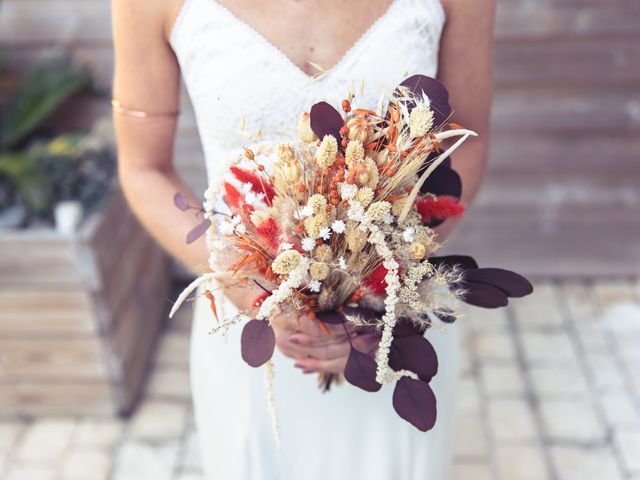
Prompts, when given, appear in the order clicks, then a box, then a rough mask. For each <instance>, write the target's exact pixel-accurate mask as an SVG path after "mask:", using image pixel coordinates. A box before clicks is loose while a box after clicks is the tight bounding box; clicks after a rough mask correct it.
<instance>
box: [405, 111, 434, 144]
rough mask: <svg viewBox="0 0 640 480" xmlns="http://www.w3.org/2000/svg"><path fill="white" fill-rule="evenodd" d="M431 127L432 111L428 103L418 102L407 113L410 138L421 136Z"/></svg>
mask: <svg viewBox="0 0 640 480" xmlns="http://www.w3.org/2000/svg"><path fill="white" fill-rule="evenodd" d="M432 128H433V112H432V111H431V108H429V105H428V104H426V103H420V104H418V105H417V106H415V107H414V108H413V110H411V114H409V135H411V138H416V137H422V136H424V135H426V134H427V133H429V131H430V130H431V129H432Z"/></svg>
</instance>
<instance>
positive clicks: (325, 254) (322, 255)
mask: <svg viewBox="0 0 640 480" xmlns="http://www.w3.org/2000/svg"><path fill="white" fill-rule="evenodd" d="M315 257H316V260H318V261H319V262H330V261H332V260H333V252H332V251H331V247H329V245H327V244H325V243H323V244H321V245H318V246H317V247H316V251H315Z"/></svg>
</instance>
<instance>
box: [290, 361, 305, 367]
mask: <svg viewBox="0 0 640 480" xmlns="http://www.w3.org/2000/svg"><path fill="white" fill-rule="evenodd" d="M293 366H294V367H296V368H307V365H306V364H305V363H303V362H296V363H294V364H293Z"/></svg>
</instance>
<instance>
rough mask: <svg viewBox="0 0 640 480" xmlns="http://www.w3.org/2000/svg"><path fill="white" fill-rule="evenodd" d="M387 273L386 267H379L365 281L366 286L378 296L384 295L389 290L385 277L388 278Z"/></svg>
mask: <svg viewBox="0 0 640 480" xmlns="http://www.w3.org/2000/svg"><path fill="white" fill-rule="evenodd" d="M387 273H388V270H387V269H386V268H384V265H380V266H378V268H376V269H375V270H374V271H373V272H372V273H371V275H369V276H368V277H367V278H366V279H365V280H364V284H365V286H367V287H368V288H369V289H370V290H371V291H372V292H373V293H374V294H376V295H384V293H385V292H386V290H387V282H386V280H385V279H384V277H386V276H387Z"/></svg>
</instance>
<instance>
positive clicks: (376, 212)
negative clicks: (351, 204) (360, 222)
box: [367, 202, 391, 222]
mask: <svg viewBox="0 0 640 480" xmlns="http://www.w3.org/2000/svg"><path fill="white" fill-rule="evenodd" d="M390 210H391V204H390V203H389V202H374V203H372V204H371V206H370V207H369V208H368V209H367V217H369V220H371V221H372V222H379V221H381V220H382V219H383V218H384V217H385V216H386V215H387V213H389V211H390Z"/></svg>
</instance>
